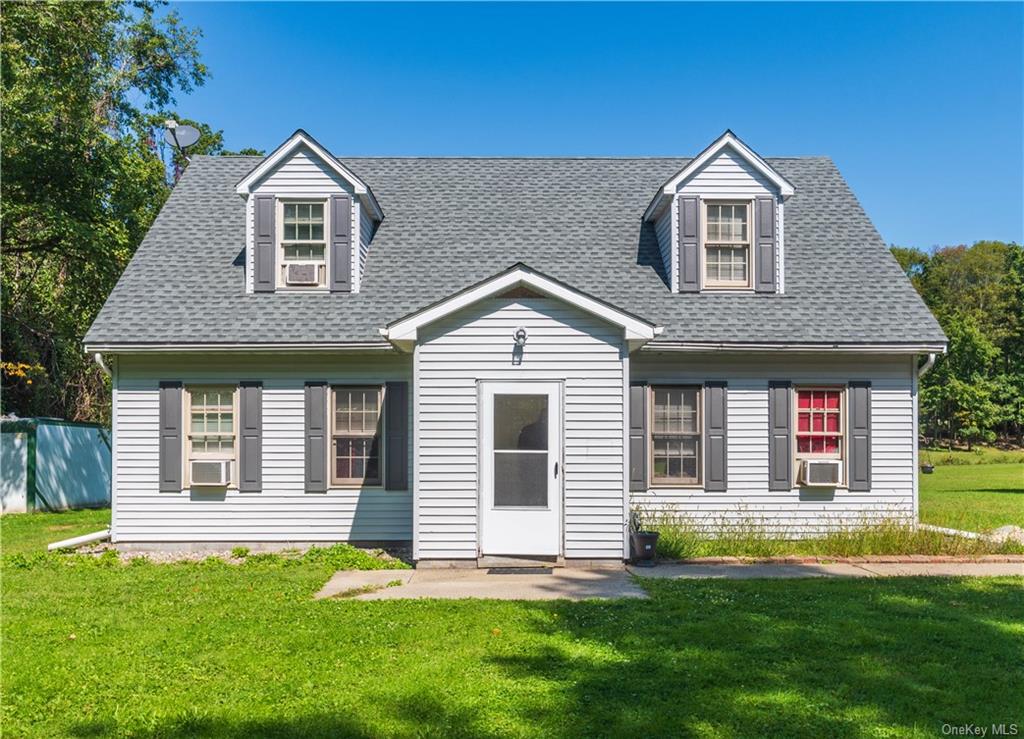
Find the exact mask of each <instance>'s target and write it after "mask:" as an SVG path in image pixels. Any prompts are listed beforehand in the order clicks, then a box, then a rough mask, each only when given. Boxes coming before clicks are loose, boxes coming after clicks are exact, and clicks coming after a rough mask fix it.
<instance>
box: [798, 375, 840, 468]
mask: <svg viewBox="0 0 1024 739" xmlns="http://www.w3.org/2000/svg"><path fill="white" fill-rule="evenodd" d="M841 413H842V390H798V391H797V393H796V451H797V453H798V454H821V455H825V456H839V450H840V448H841V441H842V432H841V431H840V429H841V428H842V419H841Z"/></svg>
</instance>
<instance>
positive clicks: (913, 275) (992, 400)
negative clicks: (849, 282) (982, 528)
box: [892, 241, 1024, 448]
mask: <svg viewBox="0 0 1024 739" xmlns="http://www.w3.org/2000/svg"><path fill="white" fill-rule="evenodd" d="M892 252H893V255H894V256H895V257H896V260H897V261H898V262H899V263H900V266H901V267H903V270H904V272H906V273H907V276H908V277H909V278H910V281H911V282H912V283H913V284H914V287H915V288H917V291H918V293H920V295H921V297H922V298H923V299H924V301H925V303H927V304H928V307H929V308H930V309H931V311H932V313H933V314H935V317H936V318H937V319H938V320H939V323H940V324H942V328H943V330H944V331H945V332H946V336H947V337H948V338H949V350H948V352H947V353H946V354H945V355H943V356H942V357H940V358H939V359H938V360H937V361H936V362H935V367H934V368H933V369H932V370H931V372H929V373H928V374H927V375H925V376H924V379H923V380H922V382H921V388H920V391H921V395H920V414H921V415H920V427H921V433H922V434H924V435H925V437H926V439H928V440H930V441H938V442H941V443H945V444H948V445H950V446H953V445H954V444H966V445H967V446H968V448H969V447H970V446H971V445H972V444H974V443H976V442H979V441H983V442H989V443H991V442H994V441H1003V442H1013V443H1015V444H1018V445H1020V444H1024V248H1022V247H1021V245H1020V244H1016V243H1004V242H1002V241H978V242H976V243H975V244H973V245H972V246H947V247H943V248H940V249H936V250H934V251H933V252H931V253H926V252H924V251H921V250H920V249H912V248H906V247H896V246H894V247H892Z"/></svg>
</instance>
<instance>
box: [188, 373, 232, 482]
mask: <svg viewBox="0 0 1024 739" xmlns="http://www.w3.org/2000/svg"><path fill="white" fill-rule="evenodd" d="M184 390H185V392H184V402H182V404H181V405H182V411H183V414H184V419H183V424H182V429H183V434H184V437H185V438H184V440H183V441H184V447H185V448H184V454H182V457H183V458H184V462H185V476H184V480H185V487H191V486H192V460H194V459H195V460H204V461H219V460H225V461H228V462H230V463H231V464H230V468H231V474H230V475H229V479H228V484H227V487H236V480H237V476H238V458H239V439H238V436H239V434H238V410H239V409H238V385H232V384H229V383H217V382H214V383H196V384H190V385H185V388H184ZM210 390H220V391H225V390H227V391H230V392H231V428H232V431H231V435H232V437H233V439H234V443H233V444H232V445H231V447H232V450H231V455H230V456H228V455H225V454H224V453H222V452H217V453H211V452H197V453H193V452H192V393H193V392H197V391H210ZM210 435H211V436H224V434H210Z"/></svg>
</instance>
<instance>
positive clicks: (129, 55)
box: [0, 0, 207, 419]
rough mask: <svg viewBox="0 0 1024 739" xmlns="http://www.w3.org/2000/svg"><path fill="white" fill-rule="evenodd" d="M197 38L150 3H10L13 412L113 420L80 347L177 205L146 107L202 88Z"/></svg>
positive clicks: (5, 99)
mask: <svg viewBox="0 0 1024 739" xmlns="http://www.w3.org/2000/svg"><path fill="white" fill-rule="evenodd" d="M198 38H199V31H198V30H196V29H191V28H187V27H185V26H183V25H182V24H181V22H180V18H179V17H178V15H177V13H175V12H173V11H172V12H162V8H161V4H159V3H157V2H151V1H150V0H143V1H142V2H131V3H126V2H116V1H113V0H107V1H106V2H91V3H59V2H45V3H5V4H4V6H3V38H2V40H0V66H2V72H0V104H2V106H3V111H4V115H3V118H2V121H0V133H2V137H3V149H2V153H0V157H2V159H0V163H2V169H3V179H2V183H0V197H2V199H3V205H4V207H3V212H2V220H0V227H2V243H0V246H2V291H3V298H2V315H3V323H4V331H3V339H2V342H3V343H2V352H3V358H4V364H3V369H4V377H3V381H4V385H3V391H4V392H3V409H4V411H5V412H6V411H15V412H17V413H18V414H20V415H54V416H61V417H66V418H73V419H86V418H104V417H105V416H106V415H107V414H108V409H107V408H106V403H107V401H106V398H107V391H106V386H105V378H104V377H103V375H102V373H100V372H99V371H98V369H97V368H96V367H94V366H93V365H92V363H91V362H90V361H89V360H88V359H87V358H86V357H85V356H84V355H83V354H82V351H81V340H82V337H83V335H84V333H85V331H86V330H87V328H88V326H89V324H90V323H91V322H92V320H93V319H94V318H95V316H96V313H97V312H98V310H99V308H100V307H101V306H102V304H103V301H104V300H105V299H106V296H107V295H108V294H109V292H110V290H111V289H112V288H113V286H114V283H115V282H116V281H117V278H118V277H119V276H120V274H121V271H122V270H123V269H124V267H125V265H126V264H127V262H128V260H129V259H130V258H131V256H132V254H133V253H134V251H135V248H136V247H137V246H138V244H139V242H140V241H141V239H142V237H143V235H144V234H145V232H146V230H147V229H148V227H149V225H150V223H151V222H152V220H153V218H154V217H155V215H156V213H157V211H158V210H159V208H160V206H161V205H162V204H163V202H164V200H165V199H166V197H167V193H168V187H167V184H166V182H165V177H164V168H163V166H162V163H161V161H160V159H159V157H158V156H157V154H156V152H155V150H154V147H153V142H152V140H151V138H150V131H149V125H148V124H149V119H148V118H147V113H146V110H149V111H155V110H161V109H165V108H167V107H168V105H170V104H172V103H173V102H174V95H175V93H176V92H178V91H184V92H188V91H190V90H191V89H192V88H193V87H195V86H198V85H201V84H203V82H204V80H205V79H206V76H207V70H206V68H205V67H204V66H203V64H202V63H201V62H200V60H199V52H198V47H197V40H198ZM15 367H21V368H22V371H21V372H20V373H19V372H15V371H14V370H13V369H12V368H15ZM9 370H10V371H9Z"/></svg>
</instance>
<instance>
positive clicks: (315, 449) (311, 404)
mask: <svg viewBox="0 0 1024 739" xmlns="http://www.w3.org/2000/svg"><path fill="white" fill-rule="evenodd" d="M306 492H307V493H326V492H327V383H326V382H307V383H306Z"/></svg>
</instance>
